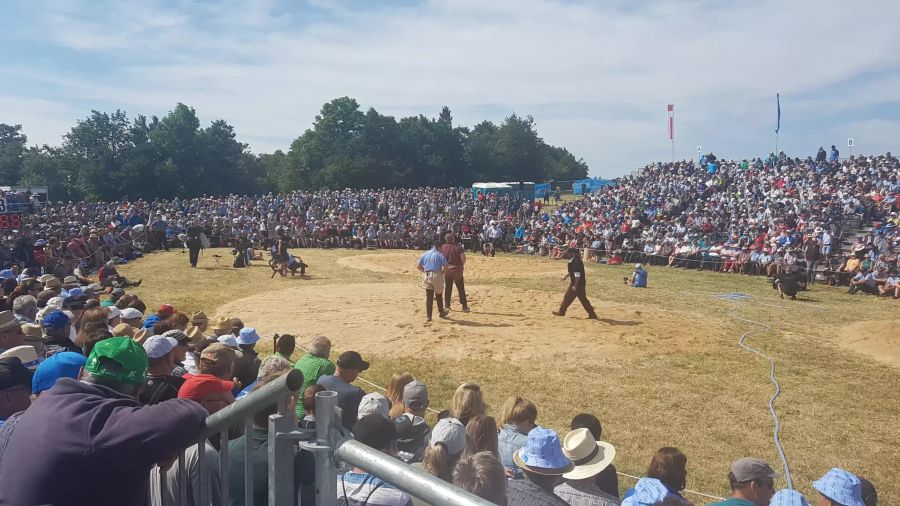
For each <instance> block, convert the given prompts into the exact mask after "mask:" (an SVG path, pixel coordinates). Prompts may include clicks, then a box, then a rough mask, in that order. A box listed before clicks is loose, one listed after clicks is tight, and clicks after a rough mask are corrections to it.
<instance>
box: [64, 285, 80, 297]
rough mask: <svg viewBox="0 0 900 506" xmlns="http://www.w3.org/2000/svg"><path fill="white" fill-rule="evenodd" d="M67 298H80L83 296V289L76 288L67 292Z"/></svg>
mask: <svg viewBox="0 0 900 506" xmlns="http://www.w3.org/2000/svg"><path fill="white" fill-rule="evenodd" d="M68 294H69V295H68V296H69V297H81V296H82V295H84V288H81V287H78V288H73V289H71V290H69V291H68Z"/></svg>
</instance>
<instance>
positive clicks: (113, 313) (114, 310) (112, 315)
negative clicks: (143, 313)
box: [106, 306, 122, 320]
mask: <svg viewBox="0 0 900 506" xmlns="http://www.w3.org/2000/svg"><path fill="white" fill-rule="evenodd" d="M106 309H108V310H109V316H107V317H106V319H107V320H112V319H113V318H115V317H116V316H119V315H121V314H122V311H120V310H119V308H117V307H116V306H109V307H108V308H106Z"/></svg>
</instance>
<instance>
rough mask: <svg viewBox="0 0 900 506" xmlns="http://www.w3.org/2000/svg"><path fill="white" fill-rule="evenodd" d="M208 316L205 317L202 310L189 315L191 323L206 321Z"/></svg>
mask: <svg viewBox="0 0 900 506" xmlns="http://www.w3.org/2000/svg"><path fill="white" fill-rule="evenodd" d="M208 321H209V318H207V317H206V313H204V312H203V311H197V312H196V313H194V314H192V315H191V323H193V324H195V325H196V324H198V323H202V322H208Z"/></svg>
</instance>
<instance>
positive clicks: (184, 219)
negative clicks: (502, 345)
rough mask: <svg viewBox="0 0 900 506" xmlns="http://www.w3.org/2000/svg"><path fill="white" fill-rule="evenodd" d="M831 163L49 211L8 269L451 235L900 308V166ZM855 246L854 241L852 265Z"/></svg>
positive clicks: (10, 236)
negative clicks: (809, 287) (577, 193)
mask: <svg viewBox="0 0 900 506" xmlns="http://www.w3.org/2000/svg"><path fill="white" fill-rule="evenodd" d="M822 152H824V150H823V151H820V153H819V155H818V156H817V157H816V158H812V157H808V158H806V159H805V160H804V159H800V158H789V157H787V156H785V155H784V154H783V153H781V154H779V155H778V156H776V155H774V154H771V155H769V156H768V157H767V158H766V159H759V158H757V159H752V160H740V161H737V160H720V159H718V158H717V157H716V156H715V155H713V154H708V155H704V156H703V157H702V158H701V159H700V160H699V161H693V160H692V161H683V162H677V163H655V164H651V165H648V166H647V167H644V168H643V169H642V170H641V171H639V172H638V173H637V174H635V175H633V176H628V177H624V178H621V179H618V180H616V181H615V184H612V185H609V186H605V187H601V188H599V189H597V190H596V191H594V192H592V193H588V194H586V195H582V196H581V197H580V198H577V199H575V200H564V201H562V202H560V203H559V204H560V205H557V206H549V205H547V204H549V195H547V196H545V198H544V199H537V200H532V199H531V198H522V196H521V195H520V194H516V193H510V194H498V193H487V194H485V193H475V194H473V193H472V191H470V190H468V189H460V188H455V189H453V188H451V189H446V188H413V189H381V190H342V191H298V192H294V193H291V194H284V195H273V194H268V195H262V196H255V197H250V196H236V195H230V196H221V197H202V198H194V199H173V200H169V201H153V202H144V201H135V202H114V203H86V202H80V203H72V202H69V203H62V202H59V203H49V204H47V205H45V206H43V207H41V209H40V211H39V212H37V213H34V214H25V215H22V217H21V222H22V223H21V226H20V227H18V228H16V229H12V228H8V229H7V230H6V231H5V232H4V233H5V236H4V246H5V247H2V248H0V263H2V264H4V265H3V267H6V268H8V267H10V266H11V265H12V264H14V263H18V264H20V265H22V266H25V267H36V268H41V269H43V270H44V271H45V272H49V273H53V274H55V275H56V276H57V277H59V278H60V279H63V278H65V277H67V276H71V275H77V274H78V273H76V272H75V271H76V269H78V268H79V267H80V270H81V272H82V273H84V272H89V271H91V270H96V269H100V268H101V267H103V266H105V265H106V264H107V263H108V262H109V261H110V260H115V261H117V262H118V261H123V260H130V259H133V258H135V257H137V256H140V255H141V254H143V253H145V252H147V251H152V250H155V249H169V248H170V247H182V245H183V243H184V238H185V233H186V232H187V231H188V230H189V229H190V228H191V227H196V228H198V229H199V230H201V231H202V233H203V235H204V239H205V240H204V244H205V245H209V246H223V247H236V249H235V251H244V252H247V251H250V252H252V251H253V248H256V249H257V253H256V254H252V253H250V254H247V259H248V260H253V259H254V258H256V259H259V258H262V255H263V253H262V252H263V251H265V250H267V249H269V248H271V247H272V245H273V244H274V242H275V237H276V231H283V232H284V235H285V236H286V237H287V238H288V240H289V242H290V245H291V246H292V247H297V248H312V247H321V248H403V249H427V248H428V246H429V245H430V244H432V243H433V241H434V240H435V239H438V238H441V237H443V235H444V234H445V233H448V232H453V233H454V234H455V235H456V236H457V237H460V238H461V241H462V243H463V245H464V246H466V247H467V248H469V249H471V250H473V251H484V252H489V254H496V252H504V251H505V252H510V253H519V254H532V255H545V256H548V257H550V258H561V257H562V255H563V252H564V251H565V250H566V248H567V247H571V246H575V247H579V248H582V250H583V251H585V252H586V255H585V257H586V258H588V259H592V260H596V261H598V262H604V263H609V264H620V263H635V262H640V263H642V264H644V265H657V266H669V267H680V268H696V269H710V270H716V271H722V272H727V273H740V274H748V275H767V276H769V277H774V276H775V275H776V274H777V273H779V272H781V271H785V270H787V271H797V272H800V273H802V274H803V277H804V278H805V280H806V282H810V283H811V282H815V281H817V280H818V281H822V282H827V283H829V284H835V285H842V286H848V287H851V291H853V292H856V291H862V292H868V293H875V294H880V293H882V292H883V294H884V295H892V296H896V295H898V294H897V291H898V288H897V287H898V284H897V252H898V248H900V246H898V243H900V217H898V211H900V204H898V195H900V179H898V178H900V162H898V160H897V158H895V157H894V156H893V155H891V154H890V153H886V154H884V155H879V156H855V157H851V158H849V159H845V160H841V159H840V158H838V157H835V156H833V154H832V156H826V157H822V156H821V153H822ZM853 225H867V226H870V227H871V230H868V229H866V230H863V229H861V228H859V229H858V228H855V227H854V226H853ZM857 230H859V231H860V232H861V233H860V234H858V235H856V236H854V235H853V234H854V233H855V232H856V231H857ZM844 241H852V242H853V247H852V249H851V250H850V251H845V250H844V248H843V242H844ZM486 245H490V246H486ZM854 286H856V287H860V288H856V289H852V287H854Z"/></svg>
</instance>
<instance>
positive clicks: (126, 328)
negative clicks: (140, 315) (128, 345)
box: [112, 323, 134, 337]
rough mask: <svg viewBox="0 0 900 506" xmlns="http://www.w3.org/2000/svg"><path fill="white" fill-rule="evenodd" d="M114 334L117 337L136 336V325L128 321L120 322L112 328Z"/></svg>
mask: <svg viewBox="0 0 900 506" xmlns="http://www.w3.org/2000/svg"><path fill="white" fill-rule="evenodd" d="M112 335H113V336H116V337H119V336H125V337H134V327H132V326H131V325H129V324H127V323H120V324H118V325H116V326H115V327H113V328H112Z"/></svg>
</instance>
